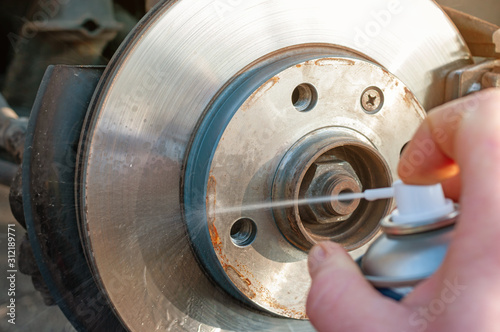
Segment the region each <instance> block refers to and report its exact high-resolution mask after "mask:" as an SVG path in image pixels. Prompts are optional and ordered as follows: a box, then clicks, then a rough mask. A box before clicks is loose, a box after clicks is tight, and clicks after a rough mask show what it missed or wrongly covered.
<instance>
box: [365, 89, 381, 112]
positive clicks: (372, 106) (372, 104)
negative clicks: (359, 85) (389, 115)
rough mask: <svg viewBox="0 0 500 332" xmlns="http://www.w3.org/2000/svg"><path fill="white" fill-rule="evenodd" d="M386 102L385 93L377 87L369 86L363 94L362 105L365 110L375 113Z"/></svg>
mask: <svg viewBox="0 0 500 332" xmlns="http://www.w3.org/2000/svg"><path fill="white" fill-rule="evenodd" d="M383 104H384V94H383V92H382V90H380V89H379V88H377V87H369V88H367V89H366V90H365V91H364V92H363V94H362V95H361V107H363V109H364V110H365V112H367V113H370V114H374V113H377V112H378V111H380V109H382V106H383Z"/></svg>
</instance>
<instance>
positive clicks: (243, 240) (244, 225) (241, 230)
mask: <svg viewBox="0 0 500 332" xmlns="http://www.w3.org/2000/svg"><path fill="white" fill-rule="evenodd" d="M256 236H257V225H256V224H255V222H254V221H253V220H252V219H250V218H240V219H238V220H236V221H235V222H234V224H233V226H232V227H231V240H232V241H233V243H234V244H235V245H237V246H238V247H246V246H249V245H250V244H252V242H253V241H254V240H255V237H256Z"/></svg>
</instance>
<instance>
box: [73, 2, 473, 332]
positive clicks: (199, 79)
mask: <svg viewBox="0 0 500 332" xmlns="http://www.w3.org/2000/svg"><path fill="white" fill-rule="evenodd" d="M391 3H392V4H394V2H391V1H361V0H358V1H351V2H345V1H326V0H321V1H320V0H313V1H309V2H307V4H306V3H304V2H302V1H295V0H293V1H290V0H288V1H284V0H272V1H254V2H251V3H250V2H238V3H236V2H234V1H227V2H226V1H222V2H220V1H215V2H214V1H209V0H196V1H194V0H182V1H170V2H167V3H165V4H164V5H163V6H161V7H159V8H157V10H156V12H155V13H153V14H151V16H149V17H148V18H147V19H146V20H144V21H143V23H142V24H141V25H140V26H139V27H138V29H137V31H136V32H135V34H134V35H132V36H131V37H130V39H129V41H128V43H127V44H126V45H124V46H123V47H122V49H121V51H120V52H119V54H118V55H117V56H116V57H115V58H114V60H113V61H112V63H111V65H110V66H109V68H108V69H107V73H106V74H105V78H104V79H103V81H102V82H101V86H100V89H99V93H98V95H97V96H96V99H95V103H94V107H93V111H92V113H93V114H92V116H90V117H89V119H88V121H87V127H88V128H89V131H88V134H87V135H86V136H85V141H84V142H83V146H82V148H81V151H82V160H81V161H82V165H83V168H82V169H81V174H82V179H81V181H82V190H81V193H82V194H81V211H82V231H83V237H84V240H85V243H86V246H87V250H88V258H89V260H90V263H91V265H92V267H93V270H94V273H95V277H96V279H97V281H98V282H99V283H100V285H101V287H102V290H103V292H104V293H105V294H106V295H107V297H108V299H109V301H110V302H111V304H112V306H113V307H114V309H115V312H116V313H117V315H118V316H119V318H120V319H121V320H122V322H123V325H124V326H126V327H127V328H128V329H129V330H131V331H156V330H172V331H183V330H185V331H222V330H227V331H256V330H259V331H265V330H276V331H278V330H283V331H309V330H312V327H311V325H310V324H309V323H308V322H307V321H304V320H293V319H285V318H282V317H281V318H280V317H278V316H276V314H278V315H279V313H276V312H274V315H273V314H269V313H265V312H264V311H261V310H260V309H258V306H252V305H253V304H252V303H251V301H248V299H247V298H245V297H242V296H241V293H238V292H234V293H232V292H231V290H230V289H227V288H225V287H224V282H225V280H223V278H222V279H221V278H218V276H220V275H218V274H217V273H214V272H213V271H212V269H214V270H217V269H220V262H219V261H218V260H216V259H215V260H214V259H213V257H214V252H203V251H202V250H200V246H198V245H197V243H198V241H199V242H200V243H203V242H208V241H211V237H210V233H209V230H208V221H207V220H208V218H207V205H206V198H207V184H209V182H208V181H209V175H210V174H209V171H210V164H211V161H212V159H213V156H214V153H215V149H216V147H217V145H218V140H220V138H221V136H222V135H223V132H224V130H225V128H226V126H227V125H228V123H229V122H230V121H231V118H232V117H233V115H234V114H235V113H236V112H237V110H238V109H239V107H240V106H241V105H242V104H243V102H244V101H245V100H246V99H247V98H248V97H249V96H250V95H251V94H252V93H254V92H255V91H256V90H257V89H258V88H259V87H260V86H262V85H263V84H264V83H265V82H266V81H268V80H269V79H270V78H272V77H273V76H275V75H277V74H278V73H280V72H282V71H283V70H285V69H286V68H289V67H291V66H293V65H296V64H299V63H302V62H305V61H308V60H311V59H316V58H322V57H334V56H339V55H341V56H345V55H346V53H347V54H349V55H353V56H356V57H358V58H361V59H367V60H370V61H371V62H372V63H375V64H377V65H378V66H380V67H381V68H383V69H384V70H386V71H388V72H390V73H391V74H392V75H394V76H395V77H397V78H398V79H399V80H401V82H402V83H404V85H405V86H406V87H407V89H408V90H409V91H408V92H409V93H410V94H412V93H413V94H414V95H415V97H416V100H418V101H419V102H420V103H421V104H422V105H423V107H424V108H429V107H432V106H435V105H438V104H440V103H441V102H442V95H441V94H440V93H436V91H442V90H443V89H442V87H443V84H444V76H445V73H446V72H447V71H448V70H450V68H451V69H452V68H455V66H456V67H459V66H462V65H464V64H466V63H469V61H470V56H469V53H468V51H467V48H466V47H465V44H464V43H463V42H462V39H461V38H460V36H459V35H458V34H457V32H456V30H455V28H454V27H453V26H452V25H451V23H450V22H449V21H448V20H447V18H446V17H445V16H444V14H443V13H442V12H441V10H440V9H439V8H438V7H437V6H436V5H435V4H434V3H433V2H432V1H424V0H422V1H412V2H411V3H401V4H399V6H398V7H397V8H393V7H394V5H392V7H391V5H390V4H391ZM361 9H362V10H363V11H360V10H361ZM382 11H383V12H384V13H388V14H384V15H385V16H384V15H383V16H384V17H383V18H382V19H380V18H379V17H380V13H381V12H382ZM422 17H425V22H424V21H422ZM242 87H245V89H242ZM381 88H382V87H381ZM360 97H361V96H359V97H358V99H359V98H360ZM299 106H300V105H299ZM380 112H382V111H380ZM311 114H313V113H311ZM333 122H334V120H332V125H334V123H333ZM214 123H217V126H213V124H214ZM307 123H308V121H304V125H305V126H307ZM208 129H209V130H208ZM371 130H373V129H369V128H367V129H366V130H364V129H361V130H360V131H366V132H361V133H360V134H361V135H365V136H367V137H370V133H369V132H370V131H371ZM242 135H252V134H251V133H245V132H242ZM205 139H207V140H209V141H210V140H211V141H213V143H214V144H211V145H209V146H211V147H212V148H211V149H208V150H203V149H202V148H203V147H204V143H203V142H204V140H205ZM242 141H244V140H242ZM290 143H293V140H292V139H290ZM376 147H377V148H378V149H380V150H381V151H384V142H380V144H378V143H377V144H376ZM262 149H266V147H265V146H263V147H262ZM393 158H395V157H393ZM196 161H204V162H206V163H205V164H202V163H195V162H196ZM392 162H393V161H391V163H392ZM391 167H392V165H391ZM186 170H189V171H186ZM198 188H204V189H203V190H198ZM261 189H262V190H266V188H261ZM247 225H248V224H247ZM242 227H243V226H242ZM269 227H271V226H269ZM236 233H237V232H236ZM282 241H285V240H284V239H282ZM240 244H241V243H240ZM243 244H246V243H243ZM249 245H250V246H251V244H249ZM212 250H213V248H212ZM294 250H296V251H294V252H293V253H294V255H296V256H297V257H298V259H299V260H302V261H304V260H305V254H304V253H303V252H301V251H299V250H298V249H294ZM217 264H219V265H217ZM301 264H304V263H301ZM304 266H305V265H304ZM282 272H283V273H285V271H282ZM269 273H278V274H279V273H280V272H279V271H276V270H272V271H271V272H269ZM264 274H265V273H264ZM208 276H210V277H208ZM230 280H231V279H230ZM306 284H307V282H305V283H304V285H303V288H305V287H307V285H306ZM229 288H231V287H229ZM290 292H294V289H290ZM301 292H302V294H303V293H304V290H303V289H301ZM302 296H303V295H302ZM268 311H269V310H268ZM270 311H271V312H273V311H272V310H270ZM282 316H283V315H282ZM284 316H287V315H284ZM299 316H300V315H299ZM299 316H293V315H291V316H288V317H294V318H304V317H299Z"/></svg>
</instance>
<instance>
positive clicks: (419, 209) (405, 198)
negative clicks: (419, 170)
mask: <svg viewBox="0 0 500 332" xmlns="http://www.w3.org/2000/svg"><path fill="white" fill-rule="evenodd" d="M355 195H356V197H354V196H355ZM339 197H340V199H341V200H342V199H344V198H342V197H343V196H342V195H340V196H339ZM392 197H394V198H395V200H396V206H397V209H396V210H394V212H393V213H392V221H393V222H394V223H397V224H405V223H415V222H419V221H423V222H424V221H427V220H429V219H434V218H440V217H444V216H446V215H447V214H449V213H451V212H453V210H454V209H455V207H454V204H453V202H452V201H451V200H450V199H447V198H445V196H444V193H443V187H442V186H441V184H435V185H432V186H415V185H407V184H404V183H403V182H402V181H396V182H394V184H393V185H392V187H388V188H378V189H367V190H365V191H364V192H363V193H358V194H347V195H346V196H345V199H353V198H364V199H366V200H368V201H374V200H377V199H387V198H392Z"/></svg>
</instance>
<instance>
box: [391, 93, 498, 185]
mask: <svg viewBox="0 0 500 332" xmlns="http://www.w3.org/2000/svg"><path fill="white" fill-rule="evenodd" d="M497 94H498V92H497V91H495V90H491V89H490V90H485V91H481V92H478V93H475V94H473V95H471V96H468V97H465V98H461V99H458V100H455V101H453V102H450V103H447V104H445V105H443V106H440V107H438V108H436V109H434V110H432V111H430V112H429V113H428V116H427V118H426V119H425V120H424V122H423V123H422V125H421V126H420V128H419V129H418V130H417V132H416V133H415V135H414V137H413V139H412V140H411V141H410V143H409V144H408V146H407V147H406V148H405V150H404V151H403V153H402V155H401V161H400V164H399V167H398V172H399V175H400V177H401V179H402V180H403V181H404V182H406V183H409V184H433V183H437V182H442V181H444V180H446V179H449V178H451V177H454V176H456V175H457V174H458V173H459V167H458V165H457V163H456V157H457V155H456V149H457V144H456V138H457V133H458V132H459V131H460V128H461V126H462V122H463V118H464V117H465V116H466V115H467V114H470V113H471V112H474V111H476V110H477V109H479V108H480V106H481V104H482V103H484V102H485V100H487V99H488V98H490V97H491V96H494V95H497Z"/></svg>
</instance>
